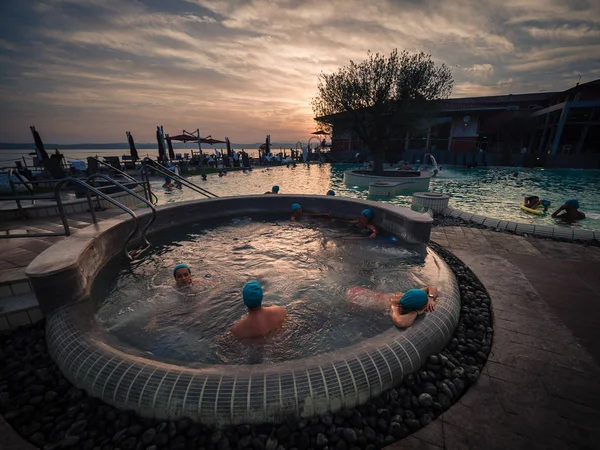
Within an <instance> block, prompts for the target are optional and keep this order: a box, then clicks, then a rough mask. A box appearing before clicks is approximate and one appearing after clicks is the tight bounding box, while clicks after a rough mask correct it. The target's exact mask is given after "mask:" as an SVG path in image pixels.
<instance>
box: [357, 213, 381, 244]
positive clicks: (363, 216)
mask: <svg viewBox="0 0 600 450" xmlns="http://www.w3.org/2000/svg"><path fill="white" fill-rule="evenodd" d="M371 220H373V211H371V210H370V209H363V210H362V211H361V213H360V216H359V217H358V219H355V220H353V221H352V223H354V224H356V226H357V227H358V228H361V229H367V230H370V231H371V234H369V237H370V238H374V237H375V236H377V233H378V232H379V230H378V229H377V227H376V226H375V225H373V224H372V223H371Z"/></svg>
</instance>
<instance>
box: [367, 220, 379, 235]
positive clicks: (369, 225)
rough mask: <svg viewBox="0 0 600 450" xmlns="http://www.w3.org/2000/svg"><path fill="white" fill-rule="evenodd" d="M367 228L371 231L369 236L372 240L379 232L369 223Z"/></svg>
mask: <svg viewBox="0 0 600 450" xmlns="http://www.w3.org/2000/svg"><path fill="white" fill-rule="evenodd" d="M367 228H368V229H369V230H371V234H370V235H369V237H370V238H374V237H375V236H377V233H378V232H379V230H378V229H377V227H376V226H375V225H373V224H372V223H370V224H368V225H367Z"/></svg>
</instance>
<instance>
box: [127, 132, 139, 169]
mask: <svg viewBox="0 0 600 450" xmlns="http://www.w3.org/2000/svg"><path fill="white" fill-rule="evenodd" d="M126 133H127V142H129V154H130V155H131V157H132V158H133V162H135V161H137V160H138V159H140V157H139V156H138V152H137V149H136V148H135V142H134V141H133V136H132V135H131V133H130V132H129V131H127V132H126Z"/></svg>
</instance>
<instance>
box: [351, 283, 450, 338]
mask: <svg viewBox="0 0 600 450" xmlns="http://www.w3.org/2000/svg"><path fill="white" fill-rule="evenodd" d="M437 296H438V290H437V288H436V287H435V286H427V287H424V288H423V289H409V290H408V291H406V292H404V293H402V292H395V293H393V294H384V293H382V292H379V291H375V290H373V289H367V288H364V287H361V286H354V287H351V288H350V289H348V290H347V291H346V298H347V299H348V301H350V302H351V303H355V304H357V305H360V306H366V307H377V306H379V307H386V308H387V305H390V313H391V316H392V321H393V322H394V325H396V326H397V327H398V328H408V327H410V326H411V325H412V324H413V322H414V321H415V319H416V318H417V316H418V315H419V314H423V313H424V312H426V311H434V310H435V300H436V298H437Z"/></svg>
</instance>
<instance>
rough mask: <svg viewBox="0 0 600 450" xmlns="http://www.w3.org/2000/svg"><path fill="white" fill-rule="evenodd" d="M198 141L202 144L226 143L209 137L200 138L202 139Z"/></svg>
mask: <svg viewBox="0 0 600 450" xmlns="http://www.w3.org/2000/svg"><path fill="white" fill-rule="evenodd" d="M200 142H202V143H203V144H210V145H213V144H226V143H227V142H226V141H220V140H218V139H213V138H211V137H206V138H202V139H200Z"/></svg>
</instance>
